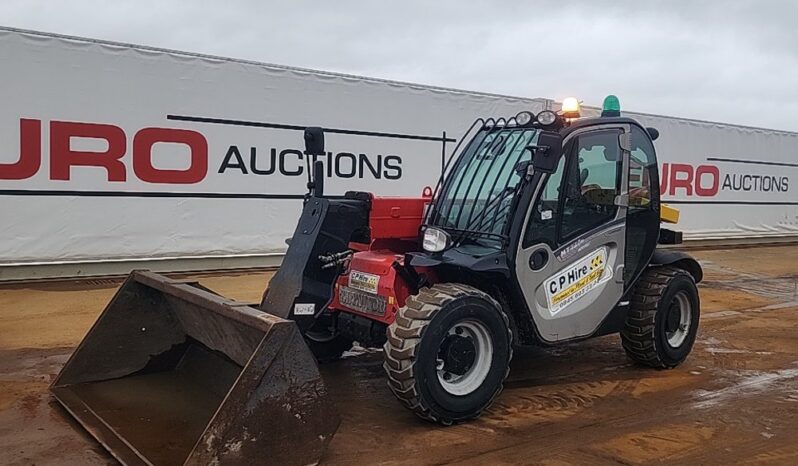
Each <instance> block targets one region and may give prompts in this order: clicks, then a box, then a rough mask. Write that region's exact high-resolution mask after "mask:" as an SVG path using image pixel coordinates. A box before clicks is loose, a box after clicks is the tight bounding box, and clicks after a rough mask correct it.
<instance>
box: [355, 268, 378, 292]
mask: <svg viewBox="0 0 798 466" xmlns="http://www.w3.org/2000/svg"><path fill="white" fill-rule="evenodd" d="M379 283H380V276H379V275H374V274H370V273H365V272H358V271H357V270H353V271H351V272H349V287H350V288H354V289H356V290H360V291H365V292H366V293H371V294H377V286H378V285H379Z"/></svg>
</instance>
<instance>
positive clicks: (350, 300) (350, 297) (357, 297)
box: [338, 286, 386, 316]
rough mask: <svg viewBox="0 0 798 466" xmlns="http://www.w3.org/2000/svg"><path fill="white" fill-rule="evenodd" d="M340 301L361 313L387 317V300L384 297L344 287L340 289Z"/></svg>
mask: <svg viewBox="0 0 798 466" xmlns="http://www.w3.org/2000/svg"><path fill="white" fill-rule="evenodd" d="M338 301H340V302H341V304H343V305H344V306H346V307H348V308H351V309H354V310H356V311H359V312H364V313H366V314H374V315H378V316H382V315H385V305H386V299H385V297H384V296H378V295H372V294H368V293H364V292H362V291H360V290H355V289H352V288H350V287H348V286H342V287H340V288H339V289H338Z"/></svg>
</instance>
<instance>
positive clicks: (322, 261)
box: [51, 96, 702, 464]
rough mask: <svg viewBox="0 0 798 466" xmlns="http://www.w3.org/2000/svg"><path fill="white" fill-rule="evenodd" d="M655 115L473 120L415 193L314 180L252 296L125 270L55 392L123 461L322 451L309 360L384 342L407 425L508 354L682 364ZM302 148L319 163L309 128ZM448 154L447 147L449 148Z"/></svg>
mask: <svg viewBox="0 0 798 466" xmlns="http://www.w3.org/2000/svg"><path fill="white" fill-rule="evenodd" d="M657 136H658V132H657V130H656V129H654V128H645V127H643V126H641V125H640V124H639V123H638V122H637V121H635V120H633V119H630V118H625V117H622V116H620V107H619V105H618V100H617V98H615V97H614V96H609V97H608V98H607V99H606V100H605V103H604V108H603V111H602V114H601V116H600V117H594V118H580V115H579V105H578V102H577V101H576V100H575V99H566V100H564V101H563V105H562V110H561V111H559V112H555V111H552V110H543V111H541V112H539V113H537V114H534V113H532V112H527V111H524V112H521V113H519V114H518V115H516V116H515V117H512V118H509V119H504V118H499V119H492V118H489V119H478V120H477V121H476V122H475V123H474V124H473V125H472V127H471V128H470V129H469V130H468V132H467V133H466V136H465V137H464V138H462V139H461V140H460V143H459V145H458V147H457V148H456V149H455V154H456V157H452V158H451V159H450V160H449V162H448V163H447V166H446V168H445V170H444V174H443V175H442V176H441V179H440V181H439V183H438V185H437V186H436V187H435V189H434V190H433V189H431V188H426V189H425V190H424V193H423V195H422V196H421V197H419V198H398V197H380V196H375V195H373V194H370V193H363V192H347V193H346V194H345V195H344V196H328V195H325V194H324V179H323V167H322V166H321V162H320V161H316V162H315V163H314V175H315V176H314V177H313V179H312V180H310V181H309V183H308V188H309V193H308V195H307V196H306V198H305V201H304V208H303V211H302V214H301V217H300V218H299V222H298V225H297V228H296V231H295V232H294V235H293V237H292V238H291V239H290V242H289V247H288V251H287V252H286V255H285V259H284V261H283V264H282V266H281V267H280V269H279V270H278V271H277V273H276V274H275V276H274V277H273V278H272V280H271V281H270V283H269V287H268V289H267V290H266V292H265V293H264V296H263V300H262V302H261V303H260V304H259V305H258V306H255V307H251V306H248V305H246V304H242V303H238V302H235V301H231V300H228V299H225V298H223V297H221V296H218V295H216V294H214V293H213V292H212V291H210V290H208V289H205V288H204V287H202V286H201V285H199V284H197V283H183V282H178V281H175V280H172V279H169V278H167V277H164V276H161V275H158V274H155V273H151V272H146V271H134V272H132V273H131V275H130V276H129V277H128V279H127V281H126V282H125V283H124V285H123V286H122V287H121V288H120V289H119V291H118V292H117V294H116V296H115V297H114V298H113V300H112V301H111V303H110V304H109V305H108V307H107V308H106V309H105V311H104V312H103V314H102V315H101V316H100V318H99V319H98V321H97V322H96V323H95V325H94V327H93V328H92V329H91V330H90V331H89V333H88V335H87V336H86V338H85V339H84V340H83V342H82V343H81V344H80V346H78V348H77V349H76V351H75V352H74V354H73V355H72V357H71V358H70V360H69V361H68V362H67V364H66V365H65V367H64V368H63V370H62V372H61V373H60V374H59V376H58V378H57V379H56V380H55V381H54V382H53V384H52V387H51V390H52V392H53V394H54V396H55V397H56V399H57V400H58V401H59V402H60V403H61V404H62V405H63V406H64V407H65V408H66V409H67V410H68V411H69V412H70V413H71V414H72V415H73V416H74V417H75V418H76V419H77V420H78V421H79V422H80V423H81V424H82V425H83V426H84V427H85V428H86V429H87V430H88V431H89V432H90V433H91V434H92V435H93V436H94V437H95V438H97V439H98V440H99V441H100V442H101V443H102V444H103V445H104V446H105V447H106V448H107V449H108V450H109V451H110V452H111V453H112V454H113V455H114V456H115V457H116V458H117V459H119V460H120V461H122V462H123V463H125V464H249V463H253V462H267V463H275V464H308V463H313V462H318V461H319V460H320V458H321V455H322V454H323V451H324V448H325V447H326V445H327V444H328V442H329V441H330V439H331V437H332V436H333V434H334V433H335V431H336V429H337V427H338V423H339V418H338V415H337V413H336V411H335V408H334V406H332V402H331V401H330V399H329V394H328V393H327V390H326V388H325V386H324V383H323V381H322V380H321V377H320V375H319V372H318V367H317V365H316V361H322V362H323V361H330V360H334V359H336V358H338V357H340V356H341V355H342V353H343V352H344V351H346V350H347V349H349V348H350V347H351V346H352V343H353V341H357V342H359V344H360V345H362V346H367V347H382V348H383V350H384V351H383V352H384V368H385V372H386V374H387V378H388V385H389V387H390V389H391V391H392V392H393V393H394V394H395V395H396V397H397V398H398V399H399V400H400V401H401V402H402V403H403V404H404V405H405V406H406V407H407V408H408V409H410V410H412V411H413V412H414V413H415V414H416V415H418V416H419V417H421V418H423V419H426V420H429V421H433V422H437V423H440V424H443V425H449V424H452V423H457V422H462V421H467V420H469V419H474V418H476V417H477V416H479V415H480V413H481V412H482V411H483V410H485V409H486V408H487V407H488V406H490V404H491V402H492V401H493V400H494V399H495V398H496V396H498V395H499V393H500V392H501V390H502V384H503V382H504V380H505V378H506V377H507V375H508V372H509V364H510V359H511V358H512V354H513V348H514V347H517V346H523V345H546V346H549V345H557V344H562V343H564V342H573V341H576V340H581V339H586V338H591V337H597V336H601V335H607V334H611V333H620V339H621V343H622V344H623V348H624V349H625V351H626V353H627V354H628V355H629V357H630V358H631V359H632V360H634V361H635V362H637V363H640V364H642V365H645V366H650V367H654V368H672V367H675V366H677V365H679V364H680V363H681V362H682V361H684V360H685V358H686V357H687V355H688V353H689V352H690V350H691V349H692V346H693V342H694V341H695V338H696V332H697V329H698V321H699V312H700V309H699V298H698V292H697V289H696V283H698V282H699V281H701V279H702V270H701V267H700V265H699V264H698V262H697V261H696V260H695V259H693V258H691V257H690V256H688V255H687V254H685V253H682V252H678V251H675V250H672V249H661V248H657V245H658V244H675V243H679V242H680V241H681V234H680V233H678V232H675V231H672V230H669V229H666V228H661V227H660V223H661V222H662V221H664V222H667V223H675V222H676V221H678V211H676V210H675V209H671V208H669V207H667V206H665V205H663V204H662V203H661V202H660V198H659V189H658V187H659V175H658V165H657V160H656V154H655V151H654V145H653V143H652V141H653V140H655V139H656V138H657ZM305 143H306V153H307V154H308V155H309V156H312V157H314V158H315V157H316V156H319V155H323V154H324V153H325V151H324V133H323V130H322V129H321V128H308V129H306V131H305ZM461 148H462V149H461Z"/></svg>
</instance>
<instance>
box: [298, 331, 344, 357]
mask: <svg viewBox="0 0 798 466" xmlns="http://www.w3.org/2000/svg"><path fill="white" fill-rule="evenodd" d="M305 342H306V343H307V345H308V348H310V352H311V353H313V356H315V357H316V361H318V362H319V363H322V364H323V363H328V362H333V361H337V360H338V359H340V358H341V355H342V354H344V351H347V350H349V349H351V348H352V340H351V339H349V338H346V337H344V336H342V335H332V334H328V333H320V332H313V331H308V332H306V333H305Z"/></svg>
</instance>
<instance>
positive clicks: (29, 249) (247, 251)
mask: <svg viewBox="0 0 798 466" xmlns="http://www.w3.org/2000/svg"><path fill="white" fill-rule="evenodd" d="M0 63H2V64H3V65H2V67H0V83H2V85H0V102H2V104H1V105H0V200H1V201H2V202H1V203H0V218H2V222H1V223H0V266H2V265H9V264H31V263H53V262H72V261H74V262H81V261H104V260H117V259H120V260H124V259H131V258H171V257H181V258H184V257H219V256H248V255H262V254H270V253H281V252H283V251H284V250H285V238H287V237H289V236H291V234H292V233H293V229H294V227H295V222H296V219H297V218H298V216H299V213H300V210H301V199H302V196H303V194H304V193H305V191H306V183H307V175H308V160H307V159H306V158H305V156H304V154H303V146H304V143H303V138H302V136H303V132H302V130H303V129H304V128H305V127H306V126H316V125H318V126H323V127H325V128H328V131H327V135H326V136H327V138H326V139H327V150H328V153H327V154H326V156H322V157H321V160H322V162H323V163H324V166H325V171H326V173H325V174H326V176H327V180H326V192H328V193H331V194H343V193H344V192H345V191H347V190H364V191H372V192H375V193H377V194H381V195H403V196H418V195H420V193H421V191H422V189H423V187H424V186H430V185H434V184H435V183H436V181H437V178H438V176H439V175H440V171H441V162H442V157H443V154H447V153H450V152H451V151H452V149H453V148H454V145H455V144H456V143H457V138H459V137H460V133H461V132H463V131H464V130H465V129H467V128H468V127H469V126H470V124H471V123H472V121H473V120H474V119H475V118H476V117H477V116H484V115H505V116H508V115H514V114H516V113H517V112H519V111H520V110H524V109H532V110H539V109H540V108H541V105H542V102H541V101H534V100H523V99H513V98H504V97H498V96H489V95H482V94H475V93H466V92H460V91H449V90H444V89H434V88H429V87H422V86H411V85H405V84H398V83H392V82H384V81H379V80H373V79H372V80H369V79H364V78H358V77H349V76H342V75H333V74H326V73H320V72H308V71H303V70H296V69H288V68H283V67H277V66H271V65H263V64H258V63H249V62H242V61H234V60H229V59H223V58H213V57H204V56H196V55H190V54H183V53H177V52H167V51H162V50H154V49H147V48H141V47H133V46H127V45H122V44H109V43H103V42H96V41H90V40H84V39H77V38H67V37H60V36H53V35H45V34H39V33H30V32H22V31H16V30H10V29H2V28H0Z"/></svg>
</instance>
